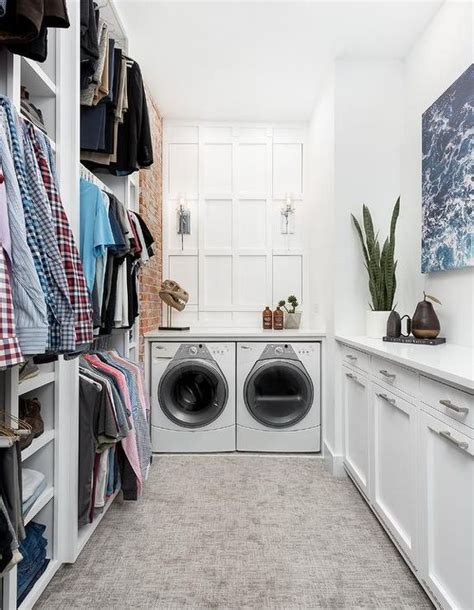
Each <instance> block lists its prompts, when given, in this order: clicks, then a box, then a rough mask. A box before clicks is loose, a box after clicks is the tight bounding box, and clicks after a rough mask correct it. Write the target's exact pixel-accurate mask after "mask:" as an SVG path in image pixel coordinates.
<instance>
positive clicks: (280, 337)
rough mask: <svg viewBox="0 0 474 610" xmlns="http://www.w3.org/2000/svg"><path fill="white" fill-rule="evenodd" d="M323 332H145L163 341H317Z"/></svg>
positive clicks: (203, 330)
mask: <svg viewBox="0 0 474 610" xmlns="http://www.w3.org/2000/svg"><path fill="white" fill-rule="evenodd" d="M324 337H325V333H323V332H319V331H317V330H312V329H306V328H301V329H297V330H263V329H262V328H197V327H196V328H191V330H151V331H149V332H147V333H145V339H147V340H148V341H163V340H165V341H166V340H167V339H183V341H189V340H190V339H201V340H204V339H209V340H216V339H231V340H236V339H243V340H249V339H253V340H254V341H270V342H271V341H290V340H293V341H302V340H305V341H318V340H321V339H323V338H324Z"/></svg>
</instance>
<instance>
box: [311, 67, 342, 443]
mask: <svg viewBox="0 0 474 610" xmlns="http://www.w3.org/2000/svg"><path fill="white" fill-rule="evenodd" d="M334 110H335V105H334V73H333V71H331V73H330V74H329V75H328V77H327V79H326V83H325V86H324V88H323V91H322V93H321V96H320V98H319V101H318V104H317V106H316V108H315V110H314V113H313V116H312V118H311V122H310V125H309V129H308V144H307V147H308V155H307V172H306V173H307V192H308V199H309V203H310V205H308V206H307V210H308V212H309V217H308V223H307V224H308V227H310V231H309V233H310V240H309V249H308V253H309V265H310V299H311V309H312V320H313V326H314V328H317V329H321V330H322V331H326V333H327V338H326V342H325V344H324V350H325V352H324V354H323V356H324V357H323V376H322V377H323V401H322V407H323V413H322V419H323V430H324V442H325V443H326V446H328V447H329V450H330V451H331V452H332V453H334V452H335V451H334V447H335V430H336V428H337V426H336V421H335V416H336V414H335V410H334V364H333V363H334V357H335V356H334V350H335V343H334V288H335V282H334V280H335V276H334V257H335V248H334V237H335V216H336V214H335V205H334V171H335V166H334V163H335V130H334V118H335V117H334Z"/></svg>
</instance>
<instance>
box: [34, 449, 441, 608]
mask: <svg viewBox="0 0 474 610" xmlns="http://www.w3.org/2000/svg"><path fill="white" fill-rule="evenodd" d="M430 607H431V604H430V602H429V600H428V599H427V597H426V596H425V594H424V592H423V590H422V589H421V588H420V586H419V585H418V583H417V582H416V580H415V578H414V577H413V575H412V574H411V572H410V571H409V569H408V568H407V567H406V565H405V563H404V562H403V560H402V559H401V557H400V556H399V554H398V553H397V551H396V550H395V549H394V547H393V545H392V544H391V542H390V540H389V539H388V538H387V536H386V534H385V533H384V531H383V530H382V528H381V527H380V525H379V523H378V522H377V520H376V519H375V517H374V516H373V515H372V513H371V511H370V510H369V508H368V507H367V506H366V504H365V503H364V501H363V500H362V498H361V497H360V495H359V493H358V492H357V490H356V489H355V487H354V486H353V484H352V483H351V482H350V481H349V480H348V479H347V478H346V479H336V478H334V477H332V476H331V475H330V474H328V473H327V472H326V471H325V470H324V466H323V464H322V461H321V460H319V459H313V458H300V457H289V456H288V457H264V456H263V457H261V456H242V455H228V456H224V455H221V456H163V457H159V458H155V461H154V464H153V467H152V469H151V473H150V478H149V481H148V483H147V486H146V491H145V494H144V497H143V498H142V499H141V500H140V501H139V502H138V503H121V502H119V501H116V502H115V503H114V505H113V506H112V507H111V509H110V510H109V512H108V514H107V515H106V516H105V517H104V519H103V521H102V523H101V524H100V525H99V527H98V528H97V531H96V533H95V535H94V536H93V538H92V539H91V540H90V542H89V543H88V544H87V546H86V548H85V549H84V551H83V553H82V554H81V555H80V557H79V559H78V561H77V562H76V563H75V564H74V565H72V566H64V567H63V568H61V570H60V571H59V572H58V573H57V575H56V576H55V578H54V579H53V580H52V582H51V583H50V585H49V586H48V588H47V589H46V591H45V593H44V594H43V596H42V598H41V599H40V601H39V602H38V604H37V608H45V609H47V610H52V609H54V608H61V609H64V608H89V609H94V610H95V609H108V608H121V609H123V608H135V609H137V608H163V609H181V608H195V609H210V608H216V609H219V610H225V609H230V610H234V609H235V610H237V609H239V610H240V609H264V608H265V609H270V608H272V609H282V610H283V609H284V610H293V609H295V610H296V609H306V608H311V609H313V608H384V609H387V608H430Z"/></svg>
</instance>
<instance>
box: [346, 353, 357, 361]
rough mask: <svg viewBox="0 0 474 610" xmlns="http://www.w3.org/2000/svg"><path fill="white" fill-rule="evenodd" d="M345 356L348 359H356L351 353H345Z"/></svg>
mask: <svg viewBox="0 0 474 610" xmlns="http://www.w3.org/2000/svg"><path fill="white" fill-rule="evenodd" d="M346 358H347V359H348V360H357V356H353V355H352V354H346Z"/></svg>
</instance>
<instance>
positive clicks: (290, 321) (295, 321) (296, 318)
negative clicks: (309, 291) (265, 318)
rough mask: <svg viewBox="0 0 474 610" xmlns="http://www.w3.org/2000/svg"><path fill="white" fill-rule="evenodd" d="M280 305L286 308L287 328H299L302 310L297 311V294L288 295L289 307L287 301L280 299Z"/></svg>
mask: <svg viewBox="0 0 474 610" xmlns="http://www.w3.org/2000/svg"><path fill="white" fill-rule="evenodd" d="M278 305H279V306H280V307H283V309H284V310H285V328H293V329H294V328H299V327H300V324H301V312H299V311H296V308H297V307H298V305H299V303H298V299H297V298H296V297H295V296H289V297H288V307H287V305H286V301H279V303H278Z"/></svg>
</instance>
